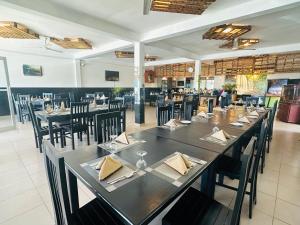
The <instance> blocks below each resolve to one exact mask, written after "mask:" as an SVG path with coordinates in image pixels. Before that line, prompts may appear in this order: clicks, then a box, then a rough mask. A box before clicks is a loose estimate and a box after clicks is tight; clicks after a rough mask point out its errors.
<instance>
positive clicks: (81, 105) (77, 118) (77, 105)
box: [71, 102, 89, 127]
mask: <svg viewBox="0 0 300 225" xmlns="http://www.w3.org/2000/svg"><path fill="white" fill-rule="evenodd" d="M88 120H89V103H87V102H72V103H71V126H72V127H73V126H74V125H77V126H78V125H82V126H87V125H88V122H89V121H88Z"/></svg>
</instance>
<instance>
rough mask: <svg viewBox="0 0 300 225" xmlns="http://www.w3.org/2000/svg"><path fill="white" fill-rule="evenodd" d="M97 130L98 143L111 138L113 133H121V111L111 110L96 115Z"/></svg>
mask: <svg viewBox="0 0 300 225" xmlns="http://www.w3.org/2000/svg"><path fill="white" fill-rule="evenodd" d="M96 128H97V129H96V130H97V132H96V133H97V141H98V144H100V143H104V142H107V141H109V140H110V136H111V135H120V134H121V133H122V132H121V112H120V111H117V112H109V113H103V114H98V115H96Z"/></svg>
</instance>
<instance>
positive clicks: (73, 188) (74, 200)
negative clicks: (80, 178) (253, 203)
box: [68, 170, 79, 213]
mask: <svg viewBox="0 0 300 225" xmlns="http://www.w3.org/2000/svg"><path fill="white" fill-rule="evenodd" d="M68 183H69V185H68V188H69V190H68V192H69V199H70V207H71V212H72V213H74V212H75V210H77V209H79V198H78V186H77V178H76V176H75V175H74V174H73V173H72V172H71V171H70V170H68Z"/></svg>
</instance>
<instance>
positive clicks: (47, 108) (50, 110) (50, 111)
mask: <svg viewBox="0 0 300 225" xmlns="http://www.w3.org/2000/svg"><path fill="white" fill-rule="evenodd" d="M46 112H47V113H48V114H51V113H53V108H52V107H51V105H47V106H46Z"/></svg>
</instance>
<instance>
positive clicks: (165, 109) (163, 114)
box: [156, 105, 174, 126]
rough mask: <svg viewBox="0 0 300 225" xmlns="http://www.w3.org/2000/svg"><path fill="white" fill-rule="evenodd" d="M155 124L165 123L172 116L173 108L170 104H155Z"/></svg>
mask: <svg viewBox="0 0 300 225" xmlns="http://www.w3.org/2000/svg"><path fill="white" fill-rule="evenodd" d="M156 111H157V115H156V117H157V126H162V125H164V124H165V123H167V122H168V121H169V120H170V119H173V118H174V114H173V109H172V106H171V105H168V106H157V107H156Z"/></svg>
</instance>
